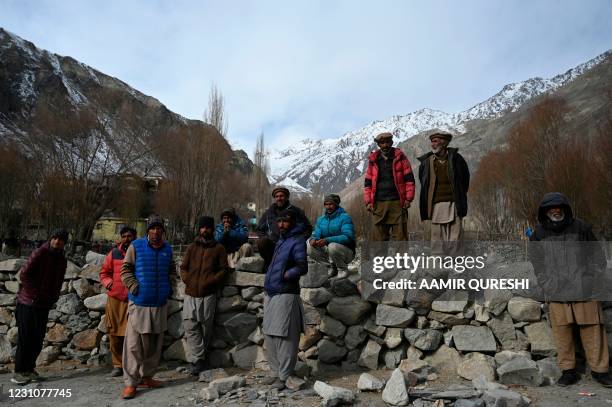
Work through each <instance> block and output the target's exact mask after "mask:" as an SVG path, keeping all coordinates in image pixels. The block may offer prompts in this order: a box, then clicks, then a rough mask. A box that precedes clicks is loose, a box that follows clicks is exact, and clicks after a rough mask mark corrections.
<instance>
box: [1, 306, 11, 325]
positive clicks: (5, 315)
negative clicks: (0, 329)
mask: <svg viewBox="0 0 612 407" xmlns="http://www.w3.org/2000/svg"><path fill="white" fill-rule="evenodd" d="M12 320H13V314H12V313H11V311H9V310H8V309H7V308H0V324H5V325H10V324H11V321H12Z"/></svg>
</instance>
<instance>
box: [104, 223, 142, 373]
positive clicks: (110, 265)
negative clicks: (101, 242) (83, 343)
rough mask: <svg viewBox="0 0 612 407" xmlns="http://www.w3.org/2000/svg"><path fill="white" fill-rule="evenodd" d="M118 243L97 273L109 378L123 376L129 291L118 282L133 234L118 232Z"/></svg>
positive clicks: (125, 227)
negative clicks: (103, 300) (102, 291)
mask: <svg viewBox="0 0 612 407" xmlns="http://www.w3.org/2000/svg"><path fill="white" fill-rule="evenodd" d="M119 234H120V235H121V241H120V242H119V244H117V247H115V248H113V250H111V251H110V252H109V253H108V255H106V258H105V259H104V264H102V270H100V283H102V285H103V286H104V288H106V290H107V294H108V299H107V301H106V329H107V330H108V338H109V343H110V351H111V354H112V356H113V370H111V374H110V375H111V376H112V377H118V376H123V364H122V362H121V359H122V353H123V338H124V336H125V326H126V324H127V307H128V291H127V288H125V286H124V285H123V282H122V281H121V265H122V264H123V258H124V257H125V252H126V251H127V249H128V247H130V244H131V243H132V240H134V239H135V238H136V230H134V229H133V228H131V227H129V226H124V227H123V228H121V231H120V232H119Z"/></svg>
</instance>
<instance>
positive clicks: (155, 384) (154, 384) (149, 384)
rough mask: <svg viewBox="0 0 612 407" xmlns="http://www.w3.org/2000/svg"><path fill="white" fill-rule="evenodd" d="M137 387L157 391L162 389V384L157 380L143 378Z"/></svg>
mask: <svg viewBox="0 0 612 407" xmlns="http://www.w3.org/2000/svg"><path fill="white" fill-rule="evenodd" d="M138 387H145V388H147V389H158V388H160V387H164V383H163V382H160V381H159V380H155V379H154V378H152V377H143V378H142V381H141V382H140V384H139V385H138Z"/></svg>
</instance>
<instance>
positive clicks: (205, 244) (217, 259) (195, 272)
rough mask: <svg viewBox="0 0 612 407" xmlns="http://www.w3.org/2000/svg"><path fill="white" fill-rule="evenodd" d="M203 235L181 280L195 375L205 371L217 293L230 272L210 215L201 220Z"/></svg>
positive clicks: (190, 250)
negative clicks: (183, 286) (183, 285)
mask: <svg viewBox="0 0 612 407" xmlns="http://www.w3.org/2000/svg"><path fill="white" fill-rule="evenodd" d="M198 228H199V235H198V237H197V238H196V239H195V241H194V242H193V243H192V244H190V245H189V247H187V251H186V252H185V255H184V256H183V262H182V264H181V279H182V280H183V282H184V283H185V301H184V302H183V326H184V328H185V339H186V340H187V346H188V348H189V352H188V353H189V359H190V362H191V374H192V375H194V376H197V375H198V374H199V373H200V372H201V371H203V370H204V369H205V363H204V361H205V359H206V348H207V347H208V342H209V340H210V336H211V332H212V326H213V320H214V317H215V307H216V305H217V292H218V291H219V290H220V289H221V288H222V286H223V279H224V278H225V275H226V273H227V272H228V271H229V266H228V263H227V253H226V252H225V248H224V247H223V245H221V244H220V243H218V242H217V241H216V240H215V237H214V233H215V221H214V219H213V218H212V217H210V216H203V217H202V218H200V221H199V224H198Z"/></svg>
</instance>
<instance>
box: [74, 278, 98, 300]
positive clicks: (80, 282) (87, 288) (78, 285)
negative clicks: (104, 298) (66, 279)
mask: <svg viewBox="0 0 612 407" xmlns="http://www.w3.org/2000/svg"><path fill="white" fill-rule="evenodd" d="M72 288H74V291H75V292H76V294H77V295H78V296H79V298H81V299H82V298H87V297H89V296H90V295H91V294H92V293H93V287H92V286H91V284H89V281H88V280H87V279H85V278H79V279H76V280H73V281H72Z"/></svg>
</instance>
